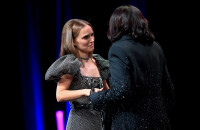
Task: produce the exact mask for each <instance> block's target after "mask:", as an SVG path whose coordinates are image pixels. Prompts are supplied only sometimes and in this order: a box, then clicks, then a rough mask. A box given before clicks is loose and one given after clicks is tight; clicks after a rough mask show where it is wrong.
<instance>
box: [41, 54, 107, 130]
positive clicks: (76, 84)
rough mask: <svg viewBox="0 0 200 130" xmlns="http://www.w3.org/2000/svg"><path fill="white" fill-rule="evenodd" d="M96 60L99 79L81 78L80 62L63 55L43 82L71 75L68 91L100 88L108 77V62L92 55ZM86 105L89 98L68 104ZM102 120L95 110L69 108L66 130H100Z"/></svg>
mask: <svg viewBox="0 0 200 130" xmlns="http://www.w3.org/2000/svg"><path fill="white" fill-rule="evenodd" d="M93 58H94V59H95V60H96V63H97V67H98V69H99V72H100V77H88V76H83V75H82V74H81V73H80V66H81V64H82V63H81V62H80V61H79V60H78V59H77V58H76V57H75V56H74V55H72V54H69V55H65V56H63V57H60V58H59V59H58V60H56V61H55V62H54V63H53V64H52V65H51V66H50V67H49V68H48V70H47V72H46V75H45V80H54V81H58V80H59V79H60V77H61V76H62V75H64V74H71V75H73V81H72V82H71V85H70V87H69V90H78V89H92V88H102V87H103V81H102V80H103V79H106V78H107V77H108V68H109V64H108V61H107V60H105V59H104V58H102V57H101V56H100V55H98V54H93ZM75 102H76V103H80V104H88V103H89V97H82V98H79V99H77V100H74V101H71V102H69V103H70V104H71V106H73V105H72V104H73V103H75ZM101 129H102V120H101V113H100V111H97V110H90V109H74V108H73V107H71V111H70V114H69V118H68V122H67V126H66V130H101Z"/></svg>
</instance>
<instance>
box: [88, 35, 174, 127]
mask: <svg viewBox="0 0 200 130" xmlns="http://www.w3.org/2000/svg"><path fill="white" fill-rule="evenodd" d="M108 59H109V65H110V68H109V71H110V78H109V79H110V80H109V87H110V89H109V90H104V91H101V92H98V93H94V94H91V95H90V100H91V103H92V104H93V107H94V108H95V109H99V110H101V109H103V110H105V111H107V114H109V117H111V119H112V120H111V121H110V126H109V127H111V128H110V129H112V130H171V126H170V120H169V112H170V109H172V106H173V104H174V94H175V93H174V86H173V84H172V82H171V78H170V75H169V73H168V70H167V65H166V61H165V57H164V54H163V51H162V49H161V47H160V46H159V44H158V43H156V42H154V43H152V44H151V45H145V44H140V43H138V42H135V41H134V40H133V39H132V38H131V37H130V36H123V37H122V38H121V39H120V40H118V41H116V42H115V43H113V44H112V46H111V48H110V50H109V53H108Z"/></svg>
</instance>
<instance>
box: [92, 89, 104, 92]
mask: <svg viewBox="0 0 200 130" xmlns="http://www.w3.org/2000/svg"><path fill="white" fill-rule="evenodd" d="M102 90H103V88H100V89H99V88H94V92H95V93H96V92H100V91H102Z"/></svg>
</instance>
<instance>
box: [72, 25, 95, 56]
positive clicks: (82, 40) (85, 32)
mask: <svg viewBox="0 0 200 130" xmlns="http://www.w3.org/2000/svg"><path fill="white" fill-rule="evenodd" d="M74 44H75V46H76V47H77V48H78V50H79V51H81V52H83V53H90V52H93V51H94V32H93V29H92V28H91V27H90V26H89V25H86V26H84V27H83V28H82V29H81V31H80V32H79V35H78V37H77V38H76V40H75V43H74Z"/></svg>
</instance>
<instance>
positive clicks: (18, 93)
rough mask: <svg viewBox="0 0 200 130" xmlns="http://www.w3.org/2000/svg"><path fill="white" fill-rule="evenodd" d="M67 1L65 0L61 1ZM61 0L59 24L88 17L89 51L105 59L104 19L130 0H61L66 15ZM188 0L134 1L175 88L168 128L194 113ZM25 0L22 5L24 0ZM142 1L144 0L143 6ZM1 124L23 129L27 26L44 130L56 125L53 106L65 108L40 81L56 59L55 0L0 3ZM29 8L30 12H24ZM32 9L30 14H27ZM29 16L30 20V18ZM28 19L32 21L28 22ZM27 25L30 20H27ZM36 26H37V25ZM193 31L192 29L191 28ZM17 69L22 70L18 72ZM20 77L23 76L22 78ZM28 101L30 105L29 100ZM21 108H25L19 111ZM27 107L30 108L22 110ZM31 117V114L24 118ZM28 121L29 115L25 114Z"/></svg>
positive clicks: (184, 123) (182, 124) (190, 124)
mask: <svg viewBox="0 0 200 130" xmlns="http://www.w3.org/2000/svg"><path fill="white" fill-rule="evenodd" d="M66 1H67V0H66ZM66 1H65V0H60V3H61V5H60V6H59V8H60V25H61V28H62V27H63V25H64V23H65V22H66V20H67V19H66V15H68V18H81V19H85V20H88V21H90V22H91V24H92V25H93V27H94V32H95V38H96V44H95V52H94V53H98V54H100V55H102V56H103V57H104V58H107V53H108V50H109V47H110V43H109V41H108V39H107V37H106V32H107V29H108V20H109V17H110V15H111V13H112V12H113V10H114V9H115V8H116V7H117V6H119V5H122V4H129V3H130V2H132V1H130V0H107V1H92V0H85V1H84V0H82V1H75V0H74V1H73V0H70V1H67V2H68V6H69V10H70V14H66ZM189 2H190V1H187V2H183V1H176V2H175V1H172V0H168V1H161V0H146V1H142V0H137V2H136V3H137V5H138V7H141V8H142V9H143V11H144V15H145V16H146V18H147V19H148V21H149V26H150V28H151V31H152V32H153V33H154V35H155V37H156V40H157V41H158V42H159V43H160V44H161V46H162V48H163V50H164V53H165V56H166V59H167V64H168V69H169V73H170V75H171V78H172V81H173V83H174V86H175V90H176V107H175V110H174V111H173V115H172V117H171V118H172V126H173V130H177V129H182V128H183V129H187V128H188V129H193V128H195V127H196V126H195V124H196V121H197V120H196V119H195V118H198V117H199V116H197V113H196V110H197V105H198V104H199V103H198V102H197V99H198V98H197V95H198V94H197V93H198V91H196V89H197V88H198V87H199V85H198V84H195V81H198V80H196V79H197V78H198V77H199V76H198V73H197V69H196V68H197V61H198V59H197V57H196V56H198V51H197V49H198V42H197V41H196V40H195V39H196V38H198V36H196V35H195V34H198V29H197V27H198V23H197V19H198V17H197V16H195V15H194V14H195V10H196V8H195V4H194V3H189ZM27 3H28V4H27ZM143 4H144V5H143ZM2 7H3V8H4V9H3V10H2V11H1V13H2V15H1V17H2V20H1V21H2V22H3V23H2V24H1V26H2V34H3V35H2V36H1V37H2V41H1V43H2V47H1V50H2V51H1V53H2V54H1V56H2V59H1V60H2V62H1V65H2V77H3V79H2V94H1V95H2V101H3V102H2V105H1V107H2V108H3V109H2V115H5V116H3V119H2V120H3V121H4V122H3V125H2V128H3V127H4V126H5V127H8V129H9V130H10V129H13V128H15V129H19V130H24V129H25V128H27V127H25V126H26V125H27V124H25V122H26V120H27V115H25V114H26V112H27V110H26V109H27V108H30V107H25V106H27V104H28V105H29V104H32V101H31V100H29V99H31V96H30V97H29V96H28V97H26V96H27V94H26V93H30V91H31V88H29V87H30V86H29V83H30V82H29V81H28V80H24V79H27V78H26V76H27V77H28V76H29V71H30V70H29V69H30V68H29V67H28V66H29V64H30V63H29V61H28V60H29V59H30V57H29V51H30V50H29V47H28V46H29V45H28V44H29V42H28V38H29V34H28V29H29V28H28V27H30V26H31V28H32V29H33V31H32V32H34V34H35V35H38V37H37V38H38V39H36V41H39V43H37V45H36V47H37V46H39V48H38V49H36V51H37V55H39V61H40V65H39V68H40V70H41V76H40V77H41V84H42V85H41V86H42V88H41V90H42V99H41V100H43V110H44V112H43V117H44V127H45V130H55V129H56V119H55V111H56V110H59V109H61V110H65V103H57V102H56V98H55V89H56V87H55V86H56V84H55V83H54V82H47V81H45V80H44V75H45V72H46V70H47V69H48V67H49V66H50V65H51V64H52V63H53V62H54V61H55V60H56V59H57V52H56V49H55V48H56V40H57V37H56V35H58V34H57V33H59V32H57V30H56V27H57V26H56V24H57V23H56V16H57V15H58V14H56V10H57V8H58V7H56V1H39V0H38V1H37V0H35V1H34V0H30V1H29V0H21V1H20V2H19V1H7V2H5V3H2ZM29 11H31V12H32V13H30V12H29ZM33 12H34V13H33ZM30 17H31V19H30ZM30 20H33V22H30ZM30 24H31V25H30ZM37 25H39V26H37ZM195 30H196V31H197V32H196V31H195ZM22 73H23V74H22ZM23 76H25V78H24V77H23ZM30 106H31V105H30ZM25 111H26V112H25ZM28 112H31V110H30V111H28ZM30 118H31V117H30ZM29 121H31V119H29Z"/></svg>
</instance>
